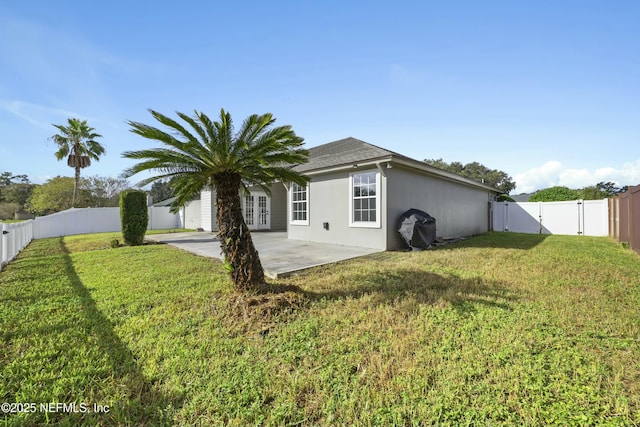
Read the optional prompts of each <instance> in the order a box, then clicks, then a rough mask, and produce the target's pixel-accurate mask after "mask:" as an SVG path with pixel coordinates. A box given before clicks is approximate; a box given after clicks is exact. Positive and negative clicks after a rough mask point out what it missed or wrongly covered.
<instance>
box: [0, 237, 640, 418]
mask: <svg viewBox="0 0 640 427" xmlns="http://www.w3.org/2000/svg"><path fill="white" fill-rule="evenodd" d="M114 236H115V235H110V234H96V235H87V236H72V237H65V238H54V239H43V240H37V241H34V242H32V243H31V244H30V245H29V246H28V247H27V248H26V249H25V250H24V252H23V253H22V254H20V256H19V257H18V258H17V259H16V260H15V261H14V262H12V263H11V264H10V265H9V266H7V267H6V269H5V270H3V271H2V272H1V273H0V337H1V340H2V346H1V348H0V363H1V365H2V371H1V372H2V373H1V377H0V401H2V402H7V403H13V404H14V405H12V406H13V408H10V409H13V410H21V411H23V412H22V413H16V414H10V415H7V414H4V415H3V414H1V413H0V420H1V421H3V422H4V424H6V425H15V426H18V425H20V426H22V425H40V424H44V423H47V422H48V423H54V424H59V425H69V426H73V425H81V424H86V425H105V426H107V425H146V426H157V425H433V424H437V425H474V426H481V425H491V426H497V425H530V426H538V425H611V426H623V425H628V426H633V425H639V424H640V257H638V255H636V254H635V253H634V252H632V251H630V250H627V249H624V248H622V247H621V246H620V245H617V244H616V243H614V242H613V241H611V240H609V239H607V238H591V237H567V236H539V235H523V234H515V233H514V234H510V233H490V234H487V235H483V236H478V237H474V238H472V239H469V240H466V241H464V242H461V243H458V244H455V245H450V246H448V247H443V248H440V249H438V250H434V251H424V252H417V253H400V252H395V253H394V252H390V253H381V254H376V255H372V256H368V257H364V258H360V259H355V260H351V261H348V262H344V263H340V264H338V265H331V266H326V267H320V268H316V269H313V270H310V271H308V272H307V273H304V274H300V275H298V276H294V277H291V278H289V279H281V280H278V281H274V282H273V284H274V287H275V288H276V292H273V293H270V294H262V295H255V296H252V297H248V298H247V297H241V296H239V295H237V294H236V293H234V292H233V290H232V289H231V284H230V282H229V281H228V279H227V276H226V275H225V273H224V269H223V268H222V265H221V264H220V262H219V261H216V260H209V259H204V258H200V257H197V256H194V255H191V254H188V253H185V252H181V251H179V250H176V249H173V248H171V247H168V246H164V245H147V246H142V247H120V248H115V249H111V248H109V242H110V240H111V239H112V238H113V237H114ZM72 402H75V403H76V407H75V408H74V407H72V406H67V407H66V408H65V407H62V406H60V405H58V406H53V409H54V410H56V412H53V411H51V410H50V411H49V412H45V411H44V409H45V408H41V407H40V404H41V403H42V404H47V403H52V404H53V403H61V404H62V403H64V404H70V403H72ZM30 403H35V404H36V406H37V407H36V408H35V411H32V410H31V408H32V407H30V406H26V405H28V404H30ZM19 404H20V405H19ZM94 404H96V405H100V406H99V407H97V409H101V408H104V407H108V408H109V411H108V412H104V411H102V412H97V413H96V412H93V410H94V406H93V405H94ZM85 405H86V406H85ZM25 409H26V410H28V413H25V412H24V411H25ZM49 409H51V408H49ZM72 409H75V410H76V411H77V412H73V411H72ZM4 424H2V423H0V425H4Z"/></svg>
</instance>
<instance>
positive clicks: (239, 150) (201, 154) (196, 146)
mask: <svg viewBox="0 0 640 427" xmlns="http://www.w3.org/2000/svg"><path fill="white" fill-rule="evenodd" d="M149 111H150V112H151V115H152V116H153V117H154V118H155V119H156V120H157V121H158V122H160V123H161V124H162V125H164V126H165V127H166V128H167V129H168V130H169V132H165V131H163V130H161V129H158V128H155V127H152V126H149V125H146V124H143V123H138V122H131V121H129V122H128V123H129V125H130V126H131V131H132V132H133V133H135V134H138V135H140V136H142V137H144V138H147V139H151V140H155V141H158V142H160V143H161V144H162V147H161V148H155V149H148V150H140V151H128V152H125V153H123V154H122V155H123V157H126V158H129V159H135V160H142V161H141V162H140V163H138V164H136V165H135V166H133V167H131V168H130V169H128V170H127V171H126V173H125V174H126V176H132V175H134V174H137V173H139V172H143V171H154V172H157V173H159V175H156V176H153V177H151V178H148V179H145V180H143V181H142V182H140V184H139V185H146V184H149V183H151V182H155V181H158V180H162V179H167V178H173V179H174V181H173V182H174V186H173V188H174V194H175V196H176V200H175V201H174V203H173V204H172V210H173V211H174V212H175V211H177V210H178V209H179V208H180V207H181V206H183V205H184V204H185V203H186V202H187V201H189V200H190V199H191V198H192V197H195V196H197V195H198V194H199V192H200V190H201V189H202V188H204V187H205V186H207V185H213V186H214V188H215V191H216V205H217V212H216V218H217V220H218V236H219V237H220V246H221V248H222V253H223V254H224V257H225V265H226V266H227V267H228V269H229V270H230V273H231V279H232V280H233V283H234V286H235V288H236V289H238V290H240V291H247V290H257V289H259V288H260V287H262V286H263V284H264V270H263V269H262V264H261V263H260V258H259V257H258V253H257V251H256V249H255V247H254V245H253V241H252V239H251V234H250V233H249V229H248V227H247V225H246V223H245V221H244V218H243V216H242V208H241V206H242V204H241V199H240V192H241V191H242V189H244V190H245V191H246V190H247V187H248V186H252V185H257V186H259V187H261V188H262V189H263V190H264V191H265V192H267V193H269V192H270V189H269V185H271V184H272V183H273V182H275V181H276V180H280V181H282V182H295V183H298V184H300V185H305V184H306V182H307V180H308V179H307V178H306V177H304V176H302V175H300V174H299V173H297V172H295V171H293V170H291V168H290V166H291V165H293V164H299V163H304V162H306V161H307V156H308V152H307V151H306V150H304V149H302V142H303V139H302V138H300V137H298V136H297V135H296V134H295V132H294V131H293V130H292V129H291V126H279V127H272V125H273V124H274V122H275V119H274V118H273V116H272V115H271V114H270V113H267V114H263V115H257V114H254V115H251V116H249V117H248V118H247V119H246V120H245V121H244V122H243V123H242V126H240V128H239V129H238V130H237V132H236V131H235V129H234V126H233V122H232V120H231V115H230V114H229V113H227V112H225V111H224V109H223V110H221V111H220V119H219V121H215V122H214V121H212V120H211V119H209V117H207V115H205V114H204V113H201V112H198V111H196V112H195V113H194V116H188V115H186V114H183V113H179V112H178V113H177V115H178V117H179V118H180V119H182V121H183V122H184V123H185V124H186V127H185V126H184V125H183V124H181V123H179V122H177V121H175V120H173V119H171V118H169V117H167V116H164V115H162V114H160V113H158V112H156V111H153V110H149ZM188 128H190V129H188Z"/></svg>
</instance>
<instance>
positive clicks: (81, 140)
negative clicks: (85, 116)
mask: <svg viewBox="0 0 640 427" xmlns="http://www.w3.org/2000/svg"><path fill="white" fill-rule="evenodd" d="M67 121H68V123H69V125H68V126H63V125H53V126H55V127H56V128H58V130H60V133H59V134H55V135H53V136H52V137H51V138H50V139H51V140H53V142H55V143H56V144H58V147H59V149H58V151H56V152H55V155H56V158H57V159H58V160H59V161H60V160H62V159H64V158H65V157H66V158H67V165H69V167H72V168H74V169H75V172H76V177H75V181H74V186H73V197H72V199H71V207H72V208H73V207H75V206H76V201H77V200H78V187H79V185H80V169H84V168H86V167H88V166H91V159H93V160H96V161H97V160H100V156H101V155H103V154H104V152H105V149H104V147H103V146H102V145H100V143H99V142H97V141H96V138H101V137H102V135H100V134H98V133H96V132H95V129H94V128H92V127H91V126H89V125H88V124H87V121H86V120H80V119H75V118H71V119H68V120H67Z"/></svg>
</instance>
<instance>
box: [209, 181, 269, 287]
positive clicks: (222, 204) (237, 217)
mask: <svg viewBox="0 0 640 427" xmlns="http://www.w3.org/2000/svg"><path fill="white" fill-rule="evenodd" d="M214 182H215V186H216V204H217V212H216V218H217V220H218V234H219V236H220V246H221V247H222V253H223V254H224V257H225V260H226V262H227V263H229V264H230V267H231V280H233V284H234V286H235V288H236V289H237V290H239V291H242V292H245V291H249V290H257V289H259V288H260V287H261V286H262V285H264V270H263V269H262V264H261V263H260V257H259V256H258V251H256V248H255V246H254V245H253V240H252V239H251V233H250V232H249V228H248V227H247V224H246V223H245V221H244V218H243V216H242V205H241V199H240V175H238V174H221V175H217V176H216V177H214Z"/></svg>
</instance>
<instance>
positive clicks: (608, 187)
mask: <svg viewBox="0 0 640 427" xmlns="http://www.w3.org/2000/svg"><path fill="white" fill-rule="evenodd" d="M596 188H597V189H598V190H600V191H602V192H604V193H606V194H607V196H606V197H612V196H615V195H617V194H620V193H624V192H625V191H627V189H628V188H629V186H627V185H623V186H622V187H618V186H617V185H616V183H615V182H611V181H608V182H603V181H600V182H599V183H597V184H596Z"/></svg>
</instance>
